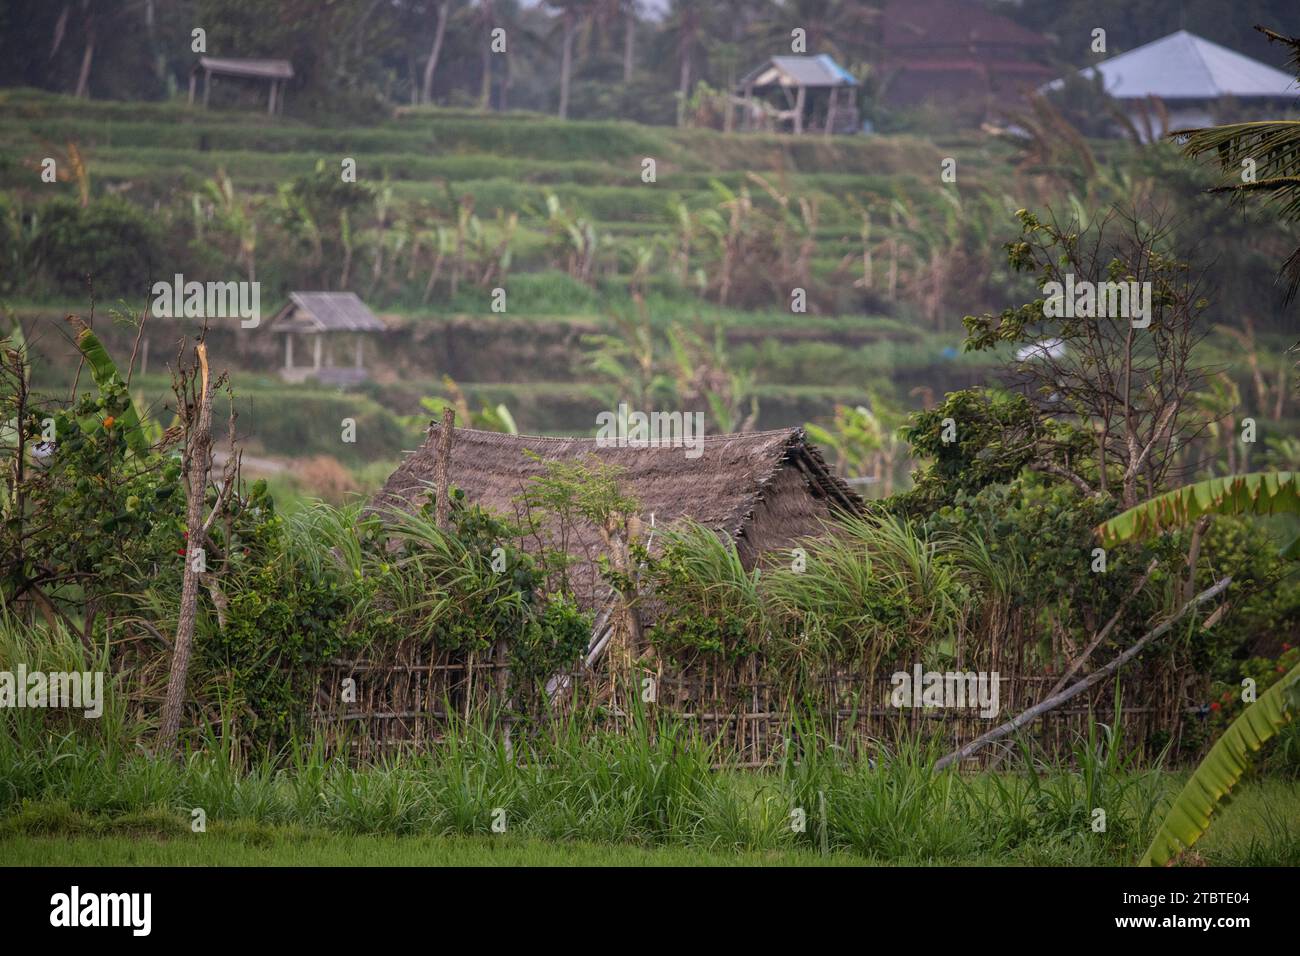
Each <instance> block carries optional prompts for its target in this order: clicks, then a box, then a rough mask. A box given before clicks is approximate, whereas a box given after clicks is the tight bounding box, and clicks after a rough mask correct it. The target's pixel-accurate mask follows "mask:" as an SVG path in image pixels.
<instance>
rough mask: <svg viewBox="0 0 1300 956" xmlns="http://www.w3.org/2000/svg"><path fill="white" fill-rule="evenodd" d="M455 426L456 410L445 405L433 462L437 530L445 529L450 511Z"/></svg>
mask: <svg viewBox="0 0 1300 956" xmlns="http://www.w3.org/2000/svg"><path fill="white" fill-rule="evenodd" d="M455 427H456V410H455V409H454V408H452V407H451V406H447V407H445V408H443V410H442V424H441V426H440V427H439V428H438V457H437V458H436V459H434V462H433V487H434V489H435V493H436V494H437V496H438V497H437V501H436V502H435V503H434V515H435V520H436V522H437V524H438V530H439V531H446V530H447V516H448V514H449V513H450V511H451V501H450V500H448V498H447V494H448V488H449V487H450V485H451V443H452V437H453V432H454V429H455Z"/></svg>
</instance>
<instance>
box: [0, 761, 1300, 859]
mask: <svg viewBox="0 0 1300 956" xmlns="http://www.w3.org/2000/svg"><path fill="white" fill-rule="evenodd" d="M1173 782H1175V778H1173V777H1171V779H1170V783H1171V784H1172V783H1173ZM1123 862H1125V861H1123V860H1117V859H1111V860H1103V859H1095V858H1089V857H1087V856H1084V857H1080V856H1079V855H1076V854H1075V853H1072V852H1071V851H1070V850H1069V848H1068V847H1066V846H1052V845H1049V844H1033V843H1030V844H1026V845H1023V846H1020V847H1017V848H1015V849H1013V850H1008V851H997V852H983V853H981V852H976V853H969V854H964V855H960V856H955V857H954V856H934V855H930V856H927V855H925V854H917V855H914V856H907V855H904V856H898V857H892V858H886V857H880V856H874V857H873V856H869V855H863V854H861V853H858V852H854V851H852V850H849V849H844V848H840V849H836V850H831V851H829V852H827V853H825V854H823V853H822V852H820V851H819V850H817V849H816V848H807V847H799V848H773V847H767V848H753V847H734V846H733V847H729V846H726V845H724V844H723V843H721V841H715V842H713V843H711V844H710V843H704V844H702V845H685V846H683V845H672V844H662V843H661V844H646V843H644V842H635V841H633V842H625V843H612V842H609V841H593V840H577V839H574V840H559V839H544V838H539V837H536V836H531V835H527V834H516V833H511V832H506V833H501V834H491V835H447V834H433V833H430V834H408V835H394V834H386V833H340V832H337V831H335V830H329V829H325V828H319V827H316V828H312V827H302V826H294V825H284V824H278V825H277V824H267V823H260V822H256V821H253V820H247V819H245V820H238V819H236V820H233V821H224V820H217V821H212V822H211V823H210V824H209V825H208V829H207V831H206V832H203V833H194V832H191V830H190V826H189V820H188V818H187V817H185V816H183V815H181V814H178V813H174V812H169V811H165V810H149V811H142V812H135V813H126V814H117V815H109V814H88V813H82V812H76V811H71V810H69V809H68V807H67V806H66V804H62V803H57V802H56V803H52V804H42V805H29V806H27V807H26V808H24V809H23V810H21V811H18V812H17V813H13V814H10V815H8V816H4V817H0V865H3V866H864V865H906V866H940V865H942V866H1014V865H1048V866H1067V865H1072V864H1078V863H1094V864H1097V863H1100V864H1102V865H1115V864H1122V863H1123ZM1190 862H1195V863H1198V864H1204V865H1211V866H1215V865H1227V866H1297V865H1300V786H1298V785H1297V784H1296V783H1294V782H1290V781H1281V780H1262V781H1256V782H1254V783H1251V784H1247V785H1246V786H1244V787H1243V788H1242V790H1241V792H1240V794H1239V795H1238V797H1237V798H1236V799H1235V800H1234V801H1233V802H1232V803H1231V804H1230V805H1229V806H1228V807H1227V808H1226V809H1225V810H1224V811H1223V814H1222V817H1221V818H1219V819H1217V820H1216V821H1215V822H1214V824H1213V826H1212V827H1211V828H1210V831H1209V833H1208V834H1207V836H1206V837H1205V838H1204V840H1203V841H1202V842H1201V844H1199V845H1198V846H1197V849H1196V854H1195V856H1194V857H1192V858H1191V861H1190Z"/></svg>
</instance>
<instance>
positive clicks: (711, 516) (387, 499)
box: [375, 424, 862, 536]
mask: <svg viewBox="0 0 1300 956" xmlns="http://www.w3.org/2000/svg"><path fill="white" fill-rule="evenodd" d="M439 428H440V426H439V425H437V424H433V425H431V426H430V428H429V432H428V438H427V439H426V440H425V442H424V444H423V445H422V446H421V447H420V448H419V449H417V450H416V451H415V452H413V453H412V454H411V455H409V456H408V457H407V458H406V459H405V460H404V461H403V462H402V464H401V465H400V466H399V467H398V468H397V470H396V471H395V472H394V473H393V475H392V476H391V477H390V478H389V480H388V482H387V483H386V484H385V485H384V488H383V490H382V491H381V492H380V494H379V496H378V497H377V498H376V501H375V505H376V507H378V508H381V509H382V508H384V507H386V506H397V507H400V506H402V505H404V504H405V505H410V504H412V503H415V502H416V501H417V500H418V499H420V498H422V497H423V496H424V494H425V493H426V492H427V489H428V487H429V486H430V484H431V483H432V481H433V473H434V456H435V449H436V448H437V438H438V432H439ZM702 445H703V447H702V451H701V453H700V455H699V456H698V457H696V458H688V457H687V455H686V451H687V450H686V449H685V448H682V447H680V446H674V447H664V446H654V447H651V446H631V447H609V446H604V447H602V446H601V445H598V444H597V441H596V439H594V438H555V437H545V436H537V435H508V434H504V433H501V432H486V431H478V430H476V429H469V428H457V429H456V430H455V443H454V445H453V448H452V455H451V469H450V473H451V482H452V484H453V485H455V486H456V487H458V488H461V489H462V490H463V491H464V492H465V493H466V497H467V498H468V499H469V500H470V501H471V502H473V503H476V504H481V505H483V506H484V507H487V508H489V509H491V510H495V511H498V512H500V513H504V514H506V515H507V516H510V515H513V514H514V513H515V506H514V500H515V499H516V498H517V497H518V496H519V495H520V494H522V493H523V492H524V490H525V489H526V488H527V485H528V481H529V479H530V478H532V477H533V476H535V475H540V474H542V473H543V472H544V470H545V469H544V465H543V464H542V462H544V461H581V460H583V459H585V458H586V457H587V456H589V455H594V456H595V457H596V458H597V459H598V460H599V461H601V462H602V463H605V464H610V465H614V466H616V467H618V468H620V469H621V470H622V472H623V476H622V477H623V480H622V481H621V484H622V485H623V491H624V492H625V493H627V494H629V495H631V496H632V497H634V498H636V499H637V501H638V502H639V503H640V505H641V508H642V512H643V516H645V517H647V518H648V516H649V515H650V514H651V513H653V514H655V515H656V523H657V524H663V523H668V522H672V521H674V520H677V519H679V518H682V517H690V518H693V519H695V520H696V521H699V522H700V523H701V524H704V525H706V526H708V527H711V528H713V529H715V530H717V531H719V532H724V533H727V534H730V535H733V536H734V535H738V534H740V533H741V532H742V530H743V528H744V525H745V522H746V521H747V520H748V519H749V518H750V517H751V516H752V515H753V513H754V509H755V508H756V507H757V505H758V503H759V502H760V500H762V498H763V496H764V494H765V493H766V491H767V490H768V488H769V486H770V484H771V481H772V479H773V477H774V476H775V475H776V474H777V473H778V472H779V471H780V470H781V469H782V468H783V467H787V466H791V467H794V468H796V469H798V471H799V473H800V475H801V476H802V479H803V483H804V485H805V486H806V488H807V491H808V492H809V493H810V494H811V496H812V497H813V498H817V499H823V500H825V502H826V503H827V504H828V505H830V506H831V507H833V508H836V509H840V510H847V511H851V512H856V511H860V510H861V508H862V501H861V499H860V498H859V497H858V496H857V495H856V494H855V493H854V492H853V491H852V490H851V489H850V488H849V487H848V485H846V484H845V483H844V482H843V481H841V480H840V479H839V478H837V477H836V476H835V475H833V474H832V473H831V471H830V469H829V468H828V467H827V465H826V462H825V460H824V459H823V458H822V456H821V453H820V452H819V451H818V450H817V448H816V447H815V446H813V445H811V444H810V443H809V442H808V440H807V436H806V435H805V434H804V430H803V429H802V428H783V429H778V430H774V431H763V432H751V433H747V434H731V435H706V436H704V437H703V439H702ZM526 451H529V452H532V453H533V454H535V455H537V456H538V457H539V458H540V459H541V461H538V460H536V459H533V458H531V457H529V456H528V455H527V454H526ZM807 530H809V531H810V530H812V529H807Z"/></svg>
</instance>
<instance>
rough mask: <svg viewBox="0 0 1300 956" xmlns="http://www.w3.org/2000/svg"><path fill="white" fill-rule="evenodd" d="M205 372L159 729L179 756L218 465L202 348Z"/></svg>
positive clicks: (165, 750)
mask: <svg viewBox="0 0 1300 956" xmlns="http://www.w3.org/2000/svg"><path fill="white" fill-rule="evenodd" d="M194 351H195V353H196V354H197V355H198V359H199V369H200V372H201V380H200V388H201V390H200V392H199V407H198V410H197V414H196V417H195V418H194V419H193V427H192V429H191V430H190V433H189V435H188V436H187V437H188V440H187V442H186V446H187V447H186V456H185V459H186V460H185V481H186V490H187V492H188V494H189V500H188V502H187V506H186V512H185V528H186V541H187V547H186V549H185V578H184V582H183V584H182V585H181V611H180V617H179V619H178V620H177V622H176V641H175V644H174V645H173V648H172V663H171V672H170V674H168V676H167V697H166V700H165V701H164V703H163V715H162V726H161V727H159V729H158V753H159V754H160V755H162V754H173V753H175V752H176V750H177V742H178V741H179V739H180V728H181V712H182V711H183V710H184V709H185V680H186V677H187V676H188V673H189V668H190V653H191V651H192V650H193V647H194V619H195V617H196V615H197V613H198V602H199V576H200V573H201V572H200V571H199V569H198V568H196V567H195V563H196V562H195V560H194V558H195V549H196V548H200V547H202V545H203V540H204V536H203V505H204V497H205V496H206V492H207V487H208V469H209V467H210V466H211V462H212V382H211V379H210V376H209V374H208V349H207V346H206V345H205V344H204V343H202V342H200V343H199V344H198V345H197V346H196V347H195V349H194Z"/></svg>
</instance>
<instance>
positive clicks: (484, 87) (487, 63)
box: [478, 43, 492, 113]
mask: <svg viewBox="0 0 1300 956" xmlns="http://www.w3.org/2000/svg"><path fill="white" fill-rule="evenodd" d="M478 108H479V110H480V112H483V113H486V112H487V111H488V110H490V109H491V108H492V47H491V45H490V44H488V43H484V44H483V81H482V84H481V85H480V86H479V93H478Z"/></svg>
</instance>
